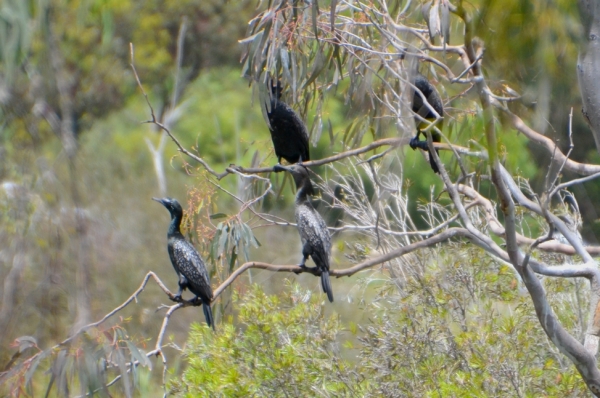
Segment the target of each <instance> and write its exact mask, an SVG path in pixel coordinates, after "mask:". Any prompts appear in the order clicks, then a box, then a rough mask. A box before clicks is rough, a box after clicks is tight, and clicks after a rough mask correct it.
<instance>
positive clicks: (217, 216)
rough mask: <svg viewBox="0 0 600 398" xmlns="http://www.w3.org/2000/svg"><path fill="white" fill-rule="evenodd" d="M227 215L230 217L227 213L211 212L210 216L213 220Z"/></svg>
mask: <svg viewBox="0 0 600 398" xmlns="http://www.w3.org/2000/svg"><path fill="white" fill-rule="evenodd" d="M227 217H228V216H227V214H225V213H215V214H211V215H210V217H209V218H210V219H211V220H218V219H220V218H227Z"/></svg>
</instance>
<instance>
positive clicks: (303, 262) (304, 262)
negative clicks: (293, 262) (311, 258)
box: [294, 257, 317, 274]
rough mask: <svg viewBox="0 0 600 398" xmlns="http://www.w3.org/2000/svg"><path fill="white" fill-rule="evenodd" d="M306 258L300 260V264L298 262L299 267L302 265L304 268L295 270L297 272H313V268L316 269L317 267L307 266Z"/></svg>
mask: <svg viewBox="0 0 600 398" xmlns="http://www.w3.org/2000/svg"><path fill="white" fill-rule="evenodd" d="M306 259H307V257H306V258H303V259H302V261H301V262H300V264H298V267H300V268H301V269H302V270H301V271H294V273H295V274H300V273H301V272H306V271H308V272H312V270H314V269H316V268H317V267H307V266H306Z"/></svg>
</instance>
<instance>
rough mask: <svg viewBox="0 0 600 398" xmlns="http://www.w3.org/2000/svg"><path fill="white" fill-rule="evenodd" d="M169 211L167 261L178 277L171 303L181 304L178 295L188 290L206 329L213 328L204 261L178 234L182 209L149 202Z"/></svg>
mask: <svg viewBox="0 0 600 398" xmlns="http://www.w3.org/2000/svg"><path fill="white" fill-rule="evenodd" d="M152 200H155V201H157V202H158V203H160V204H162V205H163V206H165V207H166V208H167V210H169V213H171V224H170V225H169V230H168V232H167V238H168V244H167V249H168V251H169V257H170V258H171V264H173V268H175V272H177V275H178V276H179V291H178V292H177V294H176V295H175V299H174V300H175V301H177V302H180V301H181V300H182V298H181V293H182V292H183V291H184V290H185V289H189V290H190V292H192V293H194V294H195V295H196V297H195V298H194V301H195V303H196V304H200V303H202V309H203V310H204V317H205V318H206V323H207V324H208V326H212V328H213V329H214V328H215V325H214V322H213V316H212V310H211V308H210V302H211V301H212V298H213V292H212V289H211V287H210V278H209V277H208V272H207V271H206V266H205V265H204V261H203V260H202V257H200V254H198V251H197V250H196V249H195V248H194V246H192V244H191V243H190V242H188V241H186V240H185V238H184V237H183V235H182V234H181V230H180V226H181V219H182V218H183V209H182V208H181V205H180V204H179V202H178V201H177V200H176V199H172V198H162V199H159V198H152Z"/></svg>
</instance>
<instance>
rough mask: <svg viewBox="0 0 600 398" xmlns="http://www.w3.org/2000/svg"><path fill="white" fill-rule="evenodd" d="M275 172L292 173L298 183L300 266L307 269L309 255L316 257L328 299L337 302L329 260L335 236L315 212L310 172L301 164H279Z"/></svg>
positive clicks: (297, 222) (297, 219) (297, 206)
mask: <svg viewBox="0 0 600 398" xmlns="http://www.w3.org/2000/svg"><path fill="white" fill-rule="evenodd" d="M273 169H274V171H282V170H285V171H287V172H289V173H290V174H291V175H292V176H293V177H294V181H295V182H296V188H297V189H298V192H297V194H296V203H295V212H296V224H297V226H298V232H300V239H301V240H302V261H301V263H300V264H299V266H300V267H303V268H307V267H306V265H305V263H306V260H307V259H308V256H310V257H312V259H313V261H314V262H315V264H316V265H317V269H318V270H319V271H320V272H321V285H322V286H323V291H324V292H325V293H327V298H328V299H329V301H330V302H333V292H332V290H331V281H330V280H329V257H330V256H331V235H329V230H328V229H327V225H326V224H325V221H324V220H323V218H322V217H321V215H320V214H319V213H318V212H317V211H316V210H315V208H314V207H313V205H312V204H311V202H310V198H309V195H313V194H314V191H313V186H312V184H311V182H310V177H309V176H308V170H307V169H306V167H304V166H303V165H301V164H294V165H291V166H287V167H285V166H281V165H275V167H274V168H273Z"/></svg>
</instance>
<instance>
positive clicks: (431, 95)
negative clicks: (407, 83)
mask: <svg viewBox="0 0 600 398" xmlns="http://www.w3.org/2000/svg"><path fill="white" fill-rule="evenodd" d="M413 84H414V85H415V87H416V88H417V90H418V91H417V90H415V91H414V94H413V100H412V111H413V112H414V113H416V115H415V124H416V125H417V135H416V136H415V137H413V138H412V139H411V140H410V143H409V145H410V147H411V148H412V149H416V148H421V149H422V150H424V151H427V153H428V155H429V164H430V165H431V168H432V169H433V171H434V172H435V173H439V172H440V170H439V168H438V166H437V164H436V163H435V160H434V159H433V156H431V152H430V151H429V146H428V145H427V140H425V141H419V137H420V135H421V134H423V135H425V133H423V132H422V131H421V129H422V128H426V127H427V126H428V125H429V123H427V122H424V121H423V120H422V119H425V120H428V121H431V122H433V121H434V120H436V119H437V116H436V115H435V114H434V113H433V112H432V111H431V109H430V107H431V108H433V109H434V110H435V111H436V112H437V114H438V115H439V116H440V117H444V106H443V105H442V99H441V97H440V94H439V93H438V92H437V90H436V89H435V87H434V86H433V85H432V84H431V83H430V82H429V80H427V78H426V77H425V76H423V75H422V74H421V73H419V72H416V73H415V80H414V82H413ZM419 91H420V93H419ZM421 94H423V95H422V96H421ZM423 97H425V99H426V100H427V102H428V103H429V106H427V104H426V103H425V101H423ZM417 115H418V116H417ZM442 122H443V120H442V121H441V122H439V123H438V124H437V125H436V126H437V127H438V128H440V129H441V128H442ZM429 131H430V132H431V139H432V141H433V142H440V141H441V137H440V134H439V133H438V132H436V131H435V130H434V129H433V128H432V129H429ZM436 152H438V151H437V149H436Z"/></svg>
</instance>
